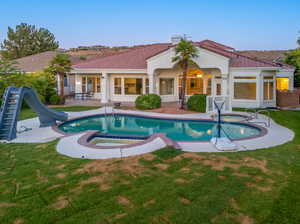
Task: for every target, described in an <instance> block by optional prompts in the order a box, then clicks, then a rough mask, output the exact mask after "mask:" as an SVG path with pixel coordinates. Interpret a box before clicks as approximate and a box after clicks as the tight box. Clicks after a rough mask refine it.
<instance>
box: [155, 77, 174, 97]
mask: <svg viewBox="0 0 300 224" xmlns="http://www.w3.org/2000/svg"><path fill="white" fill-rule="evenodd" d="M161 79H171V80H173V88H172V89H173V91H172V92H173V93H172V94H164V95H163V94H161V93H160V88H161V85H160V80H161ZM158 85H159V89H158V92H159V95H161V96H175V78H174V77H159V80H158Z"/></svg>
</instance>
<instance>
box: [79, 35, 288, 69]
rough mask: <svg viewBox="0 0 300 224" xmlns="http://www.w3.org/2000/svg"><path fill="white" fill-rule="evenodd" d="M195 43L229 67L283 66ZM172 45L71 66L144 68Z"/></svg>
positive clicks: (226, 48) (222, 47)
mask: <svg viewBox="0 0 300 224" xmlns="http://www.w3.org/2000/svg"><path fill="white" fill-rule="evenodd" d="M194 44H195V45H197V46H199V47H201V48H204V49H206V50H209V51H212V52H214V53H216V54H220V55H223V56H224V57H227V58H229V59H230V67H283V66H285V65H279V64H278V63H274V62H271V61H266V60H260V59H257V58H251V57H248V56H244V55H242V54H239V53H237V52H235V51H234V48H232V47H229V46H226V45H223V44H219V43H216V42H214V41H211V40H204V41H200V42H195V43H194ZM172 46H173V45H172V44H171V43H161V44H151V45H147V46H144V47H140V48H136V49H132V50H129V51H126V52H122V53H119V54H115V55H111V56H104V57H101V58H97V59H93V60H89V61H86V62H81V63H78V64H75V65H74V66H73V68H78V69H145V68H147V62H146V61H147V59H148V58H150V57H153V56H154V55H157V54H159V53H161V52H163V51H165V50H167V49H169V48H170V47H172Z"/></svg>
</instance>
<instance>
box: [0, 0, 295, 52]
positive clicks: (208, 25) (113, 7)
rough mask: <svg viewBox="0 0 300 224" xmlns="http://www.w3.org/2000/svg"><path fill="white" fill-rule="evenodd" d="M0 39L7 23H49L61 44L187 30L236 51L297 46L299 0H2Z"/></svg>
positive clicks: (131, 39) (165, 37) (142, 39)
mask: <svg viewBox="0 0 300 224" xmlns="http://www.w3.org/2000/svg"><path fill="white" fill-rule="evenodd" d="M0 12H1V13H0V42H2V41H3V40H4V39H5V38H6V34H7V28H8V27H9V26H10V27H13V28H14V27H15V26H16V25H18V24H20V23H28V24H32V25H36V26H38V27H43V28H47V29H48V30H50V32H52V33H53V34H54V35H55V37H56V39H57V40H58V41H59V44H60V47H61V48H66V49H67V48H71V47H78V46H90V45H106V46H122V45H138V44H150V43H161V42H170V39H171V36H173V35H181V34H186V35H187V36H189V37H190V39H191V40H193V41H200V40H204V39H210V40H214V41H217V42H220V43H223V44H226V45H229V46H232V47H234V48H236V49H238V50H284V49H293V48H296V47H297V44H296V39H297V38H298V36H300V33H299V31H300V1H299V0H286V1H282V0H261V1H259V0H248V1H245V0H239V1H236V0H209V1H206V0H185V1H183V0H181V1H177V0H172V1H166V0H160V1H159V0H146V1H144V0H51V1H50V0H0Z"/></svg>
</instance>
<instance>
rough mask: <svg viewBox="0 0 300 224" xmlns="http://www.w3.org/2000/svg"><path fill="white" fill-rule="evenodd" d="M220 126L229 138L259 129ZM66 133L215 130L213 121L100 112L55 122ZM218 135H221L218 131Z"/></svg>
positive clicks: (192, 137)
mask: <svg viewBox="0 0 300 224" xmlns="http://www.w3.org/2000/svg"><path fill="white" fill-rule="evenodd" d="M222 128H223V130H224V131H225V132H226V134H227V135H228V136H229V137H230V138H232V139H241V138H246V137H252V136H257V135H259V134H260V131H261V130H260V129H258V128H256V127H253V126H250V125H245V124H238V123H227V122H224V123H222ZM59 129H60V130H62V131H64V132H67V133H75V132H80V131H86V130H98V131H99V132H100V133H107V134H113V135H141V136H145V135H147V136H149V135H152V134H154V133H165V134H166V135H167V137H169V138H171V139H173V140H175V141H208V140H210V139H211V138H212V137H214V136H215V134H216V122H214V121H189V120H173V119H172V120H171V119H158V118H146V117H139V116H131V115H115V116H113V115H107V116H106V117H105V116H103V115H97V116H91V117H86V118H80V119H78V120H72V121H67V122H65V123H63V124H61V125H60V126H59ZM222 135H225V134H224V132H222Z"/></svg>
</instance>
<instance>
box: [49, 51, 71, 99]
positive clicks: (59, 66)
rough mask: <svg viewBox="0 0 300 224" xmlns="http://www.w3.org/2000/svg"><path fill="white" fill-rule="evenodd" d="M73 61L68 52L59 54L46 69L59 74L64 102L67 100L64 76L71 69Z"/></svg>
mask: <svg viewBox="0 0 300 224" xmlns="http://www.w3.org/2000/svg"><path fill="white" fill-rule="evenodd" d="M71 66H72V63H71V61H70V56H69V55H67V54H57V55H56V56H55V57H54V58H53V59H52V61H51V62H50V65H49V67H48V68H47V69H46V70H47V71H48V72H51V73H52V74H55V75H56V74H58V76H59V81H60V83H59V86H60V93H59V95H60V102H61V103H62V104H63V103H64V102H65V97H64V85H65V84H64V76H65V74H66V73H67V72H69V71H70V70H71Z"/></svg>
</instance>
